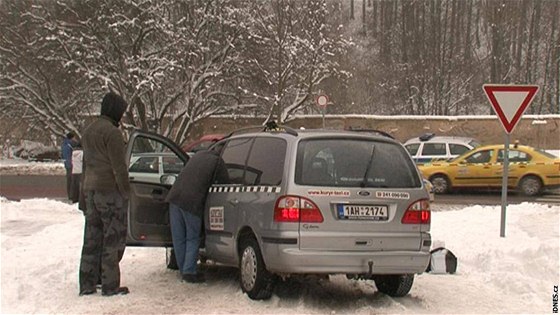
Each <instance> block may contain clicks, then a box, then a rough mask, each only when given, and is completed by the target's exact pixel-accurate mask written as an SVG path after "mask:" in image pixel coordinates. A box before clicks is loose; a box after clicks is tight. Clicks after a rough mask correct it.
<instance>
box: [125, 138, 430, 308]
mask: <svg viewBox="0 0 560 315" xmlns="http://www.w3.org/2000/svg"><path fill="white" fill-rule="evenodd" d="M143 142H154V143H155V142H157V143H158V144H157V145H152V146H148V148H152V147H157V148H160V149H161V148H164V147H165V148H167V149H166V150H168V151H172V152H174V153H175V154H176V155H177V157H178V158H179V159H181V160H183V161H185V160H186V158H187V156H186V154H185V152H184V151H183V150H181V149H180V148H179V147H177V146H176V145H175V144H173V143H172V142H171V141H170V140H169V139H165V138H163V137H161V136H158V135H155V134H151V133H145V132H141V131H135V132H134V133H133V134H132V135H131V138H130V141H129V144H128V145H129V149H128V151H129V152H132V151H133V149H131V147H146V146H137V145H135V144H136V143H143ZM216 146H220V147H223V150H222V151H221V156H222V158H223V159H224V161H225V163H226V166H227V168H228V174H229V179H230V183H229V184H221V185H217V184H215V185H213V186H212V187H211V189H210V190H209V195H208V199H207V202H206V207H207V209H206V212H205V215H204V224H205V233H206V235H205V241H204V249H203V250H202V251H201V252H200V255H201V257H202V259H201V261H203V260H205V259H210V260H212V261H215V262H217V263H219V264H222V265H228V266H236V267H238V268H239V270H240V285H241V288H242V291H243V292H245V293H247V295H248V296H249V297H250V298H251V299H267V298H269V297H270V296H271V295H272V290H273V287H274V284H275V283H276V281H279V279H281V278H282V279H284V278H287V277H296V276H302V275H318V276H326V275H329V274H345V275H347V277H349V278H353V279H362V280H368V281H371V280H373V281H375V284H376V286H377V288H378V290H379V291H381V292H383V293H386V294H388V295H391V296H404V295H406V294H408V292H409V291H410V289H411V287H412V283H413V280H414V275H415V274H420V273H422V272H424V271H425V270H426V267H427V265H428V263H429V260H430V252H429V250H430V246H431V236H430V213H431V212H430V203H429V195H428V190H427V188H426V187H425V186H424V184H423V181H422V179H421V177H420V173H419V172H418V170H417V168H416V166H415V164H414V162H413V161H412V159H411V158H410V156H409V155H408V153H407V152H406V150H405V149H404V147H403V146H402V145H401V144H400V143H398V142H396V141H395V140H392V139H390V138H388V137H384V136H379V135H372V134H365V133H356V132H351V131H326V130H305V131H301V130H298V131H296V130H293V129H290V128H274V129H273V130H268V129H267V130H264V131H263V130H260V131H257V132H249V133H238V134H234V135H232V136H231V137H228V138H225V139H223V140H221V141H220V142H218V143H217V144H216ZM212 148H214V147H212ZM212 148H210V149H212ZM136 153H139V152H136ZM129 154H130V153H129ZM163 177H164V178H165V180H162V181H160V183H155V182H138V181H136V180H135V181H133V182H131V191H132V192H131V196H130V209H129V210H130V211H129V230H128V231H129V232H128V240H127V242H128V244H129V245H141V246H166V247H169V246H171V245H172V241H171V233H170V231H169V222H168V214H167V207H168V205H167V204H166V203H165V202H164V201H163V196H165V195H166V194H167V192H168V191H169V189H170V185H169V184H162V183H170V181H167V179H169V177H170V176H169V175H163Z"/></svg>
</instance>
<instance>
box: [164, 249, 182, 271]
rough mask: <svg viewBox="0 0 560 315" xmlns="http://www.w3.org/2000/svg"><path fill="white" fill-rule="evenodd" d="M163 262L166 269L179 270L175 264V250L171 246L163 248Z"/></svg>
mask: <svg viewBox="0 0 560 315" xmlns="http://www.w3.org/2000/svg"><path fill="white" fill-rule="evenodd" d="M165 263H166V265H167V269H171V270H179V266H178V265H177V258H175V251H174V250H173V248H166V249H165Z"/></svg>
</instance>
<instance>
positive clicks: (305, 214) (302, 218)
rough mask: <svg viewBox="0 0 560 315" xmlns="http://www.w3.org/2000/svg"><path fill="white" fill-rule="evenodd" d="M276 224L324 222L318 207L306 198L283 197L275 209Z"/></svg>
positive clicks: (277, 202) (279, 199)
mask: <svg viewBox="0 0 560 315" xmlns="http://www.w3.org/2000/svg"><path fill="white" fill-rule="evenodd" d="M274 221H275V222H307V223H310V222H315V223H320V222H323V215H322V214H321V210H319V207H317V205H316V204H315V203H314V202H313V201H311V200H309V199H307V198H304V197H300V196H282V197H280V198H278V200H277V201H276V206H275V207H274Z"/></svg>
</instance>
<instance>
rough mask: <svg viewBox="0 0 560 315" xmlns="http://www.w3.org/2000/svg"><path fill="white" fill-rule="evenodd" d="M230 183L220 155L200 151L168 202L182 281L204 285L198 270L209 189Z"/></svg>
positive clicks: (214, 151)
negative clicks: (199, 249)
mask: <svg viewBox="0 0 560 315" xmlns="http://www.w3.org/2000/svg"><path fill="white" fill-rule="evenodd" d="M214 182H217V183H227V182H228V173H227V170H226V166H225V163H224V161H223V160H222V158H221V157H220V152H219V150H218V149H216V150H204V151H199V152H197V153H196V154H195V155H194V156H193V157H192V158H191V159H190V160H189V161H188V162H187V164H186V165H185V166H184V167H183V169H182V170H181V172H180V173H179V176H178V177H177V180H176V181H175V183H174V184H173V187H171V190H170V191H169V194H168V195H167V198H166V200H165V201H167V202H169V221H170V224H171V236H172V239H173V250H174V251H175V258H176V259H177V266H178V267H179V271H180V272H181V276H182V279H183V280H184V281H186V282H190V283H199V282H204V281H205V279H204V275H203V274H202V273H200V272H199V271H197V268H196V263H197V260H198V248H199V245H200V231H201V228H202V218H203V214H204V206H205V202H206V196H207V194H208V189H209V188H210V186H211V185H212V183H214Z"/></svg>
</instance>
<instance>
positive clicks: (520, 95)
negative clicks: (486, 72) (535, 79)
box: [483, 84, 539, 134]
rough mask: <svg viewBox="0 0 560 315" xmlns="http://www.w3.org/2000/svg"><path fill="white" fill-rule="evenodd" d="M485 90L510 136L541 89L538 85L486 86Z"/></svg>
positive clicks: (484, 86)
mask: <svg viewBox="0 0 560 315" xmlns="http://www.w3.org/2000/svg"><path fill="white" fill-rule="evenodd" d="M483 89H484V92H486V96H487V97H488V100H489V101H490V104H491V105H492V107H493V108H494V112H496V115H498V118H499V119H500V122H501V123H502V126H503V127H504V130H505V131H506V133H508V134H510V133H511V132H512V131H513V128H515V125H516V124H517V123H518V122H519V119H520V118H521V116H522V115H523V113H524V112H525V110H526V109H527V107H528V106H529V104H531V101H533V98H534V97H535V94H537V91H538V89H539V87H538V86H536V85H498V84H485V85H483Z"/></svg>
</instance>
